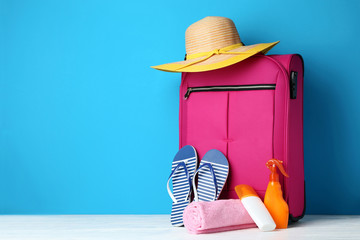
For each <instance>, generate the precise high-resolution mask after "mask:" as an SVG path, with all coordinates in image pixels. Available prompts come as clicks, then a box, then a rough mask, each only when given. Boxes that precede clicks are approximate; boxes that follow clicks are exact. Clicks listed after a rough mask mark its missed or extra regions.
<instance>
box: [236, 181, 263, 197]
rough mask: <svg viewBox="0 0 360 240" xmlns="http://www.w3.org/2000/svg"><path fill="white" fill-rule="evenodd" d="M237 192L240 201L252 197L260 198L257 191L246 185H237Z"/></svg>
mask: <svg viewBox="0 0 360 240" xmlns="http://www.w3.org/2000/svg"><path fill="white" fill-rule="evenodd" d="M235 191H236V194H237V195H238V197H239V198H240V200H241V199H243V198H246V197H250V196H255V197H259V196H258V195H257V193H256V192H255V190H254V189H253V188H252V187H251V186H249V185H246V184H240V185H237V186H236V187H235Z"/></svg>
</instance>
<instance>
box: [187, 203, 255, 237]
mask: <svg viewBox="0 0 360 240" xmlns="http://www.w3.org/2000/svg"><path fill="white" fill-rule="evenodd" d="M183 220H184V225H185V227H186V229H187V230H188V232H189V233H192V234H201V233H214V232H223V231H230V230H238V229H244V228H251V227H256V225H255V223H254V221H253V220H252V219H251V217H250V215H249V214H248V213H247V211H246V210H245V208H244V206H243V205H242V203H241V201H240V199H229V200H217V201H214V202H192V203H191V204H190V205H189V206H187V207H186V208H185V211H184V214H183Z"/></svg>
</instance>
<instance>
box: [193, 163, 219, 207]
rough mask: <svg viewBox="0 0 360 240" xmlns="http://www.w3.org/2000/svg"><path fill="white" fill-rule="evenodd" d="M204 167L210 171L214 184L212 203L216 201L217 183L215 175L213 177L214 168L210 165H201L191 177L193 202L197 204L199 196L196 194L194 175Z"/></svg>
mask: <svg viewBox="0 0 360 240" xmlns="http://www.w3.org/2000/svg"><path fill="white" fill-rule="evenodd" d="M205 167H208V168H209V170H210V173H211V175H212V177H213V178H212V180H213V183H214V190H215V195H214V201H215V200H216V195H217V183H216V175H215V171H214V168H213V166H212V165H211V163H203V164H201V166H200V167H199V168H198V169H197V170H196V172H195V174H194V176H193V183H192V185H193V189H194V201H195V202H198V201H199V195H198V193H197V190H196V189H195V176H196V174H197V173H198V172H199V170H200V169H202V168H205Z"/></svg>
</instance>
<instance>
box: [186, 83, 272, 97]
mask: <svg viewBox="0 0 360 240" xmlns="http://www.w3.org/2000/svg"><path fill="white" fill-rule="evenodd" d="M275 86H276V84H255V85H228V86H204V87H189V88H188V89H187V91H186V93H185V96H184V99H188V98H189V96H190V94H191V93H192V92H211V91H215V92H219V91H250V90H275Z"/></svg>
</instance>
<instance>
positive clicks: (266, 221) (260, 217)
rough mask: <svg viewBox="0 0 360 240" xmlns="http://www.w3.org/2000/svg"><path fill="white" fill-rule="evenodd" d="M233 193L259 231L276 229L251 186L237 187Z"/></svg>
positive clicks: (242, 185)
mask: <svg viewBox="0 0 360 240" xmlns="http://www.w3.org/2000/svg"><path fill="white" fill-rule="evenodd" d="M235 191H236V193H237V195H238V197H239V198H240V200H241V203H242V204H243V205H244V207H245V209H246V210H247V212H248V213H249V215H250V217H251V218H252V219H253V220H254V222H255V224H256V225H257V226H258V228H259V229H260V230H261V231H264V232H265V231H272V230H274V229H275V228H276V224H275V222H274V220H273V219H272V217H271V215H270V213H269V211H268V210H267V209H266V207H265V205H264V203H263V202H262V201H261V199H260V198H259V196H258V195H257V193H256V192H255V190H254V189H253V188H252V187H251V186H249V185H245V184H241V185H237V186H236V187H235Z"/></svg>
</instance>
